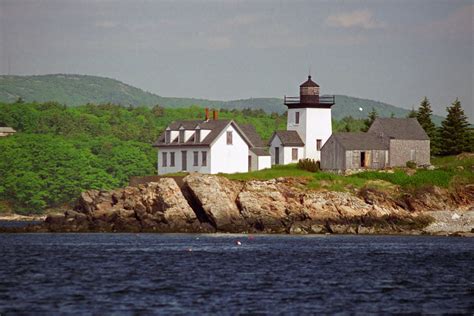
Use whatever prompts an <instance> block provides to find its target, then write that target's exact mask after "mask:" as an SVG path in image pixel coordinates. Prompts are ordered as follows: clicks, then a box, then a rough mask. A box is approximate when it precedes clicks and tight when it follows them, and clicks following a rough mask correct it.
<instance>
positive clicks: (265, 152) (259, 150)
mask: <svg viewBox="0 0 474 316" xmlns="http://www.w3.org/2000/svg"><path fill="white" fill-rule="evenodd" d="M250 151H251V152H253V153H254V154H255V155H257V156H270V153H269V152H268V150H267V149H265V148H257V147H254V148H250Z"/></svg>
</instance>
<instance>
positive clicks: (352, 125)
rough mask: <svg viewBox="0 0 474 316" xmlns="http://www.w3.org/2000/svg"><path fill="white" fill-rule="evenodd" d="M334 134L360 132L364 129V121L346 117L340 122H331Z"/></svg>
mask: <svg viewBox="0 0 474 316" xmlns="http://www.w3.org/2000/svg"><path fill="white" fill-rule="evenodd" d="M332 128H333V131H334V132H360V131H361V130H362V129H363V128H364V120H362V119H355V118H353V117H352V116H346V117H344V118H343V119H342V120H340V121H336V120H333V122H332Z"/></svg>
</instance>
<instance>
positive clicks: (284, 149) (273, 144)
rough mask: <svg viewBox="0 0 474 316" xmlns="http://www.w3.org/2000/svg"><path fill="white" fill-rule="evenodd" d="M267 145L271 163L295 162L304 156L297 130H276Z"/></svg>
mask: <svg viewBox="0 0 474 316" xmlns="http://www.w3.org/2000/svg"><path fill="white" fill-rule="evenodd" d="M268 145H269V146H270V154H271V155H272V165H286V164H289V163H296V162H298V160H299V159H303V158H304V142H303V140H302V139H301V137H300V135H299V134H298V132H297V131H276V132H274V133H273V135H272V137H271V138H270V142H269V144H268Z"/></svg>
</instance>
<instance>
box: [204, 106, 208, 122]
mask: <svg viewBox="0 0 474 316" xmlns="http://www.w3.org/2000/svg"><path fill="white" fill-rule="evenodd" d="M204 120H205V121H208V120H209V108H206V118H205V119H204Z"/></svg>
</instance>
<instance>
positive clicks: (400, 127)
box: [369, 118, 430, 140]
mask: <svg viewBox="0 0 474 316" xmlns="http://www.w3.org/2000/svg"><path fill="white" fill-rule="evenodd" d="M374 124H379V127H380V128H381V130H382V132H383V133H384V134H385V135H386V136H387V137H389V138H394V139H409V140H429V139H430V138H429V137H428V135H427V134H426V132H425V131H424V130H423V127H421V125H420V123H418V120H417V119H416V118H377V119H375V121H374V123H372V125H374ZM371 127H372V126H371ZM370 132H371V129H369V133H370Z"/></svg>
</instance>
